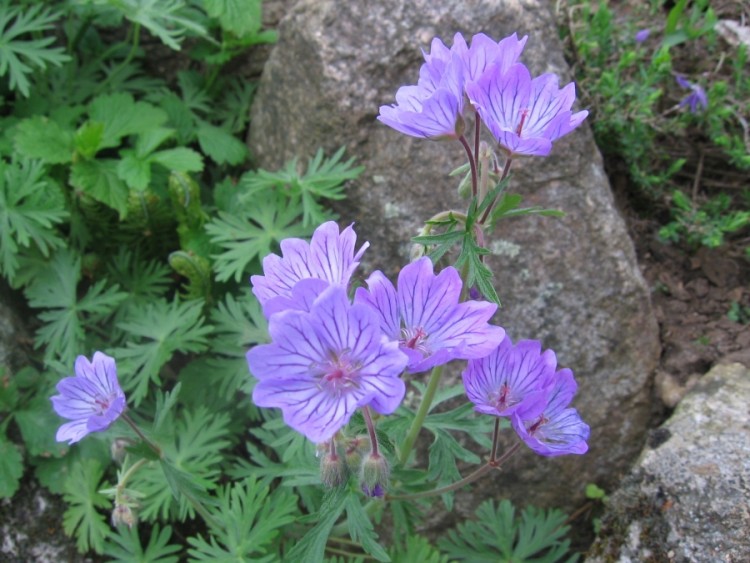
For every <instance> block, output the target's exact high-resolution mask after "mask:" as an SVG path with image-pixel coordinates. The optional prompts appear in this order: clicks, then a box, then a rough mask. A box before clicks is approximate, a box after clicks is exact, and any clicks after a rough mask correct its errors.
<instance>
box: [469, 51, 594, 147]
mask: <svg viewBox="0 0 750 563" xmlns="http://www.w3.org/2000/svg"><path fill="white" fill-rule="evenodd" d="M467 92H468V95H469V99H470V100H471V103H472V104H474V106H476V108H477V110H478V111H479V114H480V115H481V117H482V119H483V120H484V121H485V123H486V124H487V126H488V127H489V128H490V130H491V131H492V134H493V135H494V137H495V139H496V140H497V142H498V144H499V145H500V146H501V147H502V148H503V149H505V151H507V152H508V154H509V155H510V156H520V155H538V156H546V155H548V154H549V152H550V150H551V149H552V142H553V141H556V140H557V139H559V138H560V137H562V136H563V135H566V134H568V133H570V132H571V131H572V130H573V129H575V128H576V127H578V126H579V125H580V124H581V123H582V122H583V120H584V119H585V118H586V116H587V115H588V112H587V111H579V112H578V113H575V114H574V113H572V112H571V111H570V108H571V107H572V106H573V102H574V101H575V85H574V84H573V83H572V82H571V83H570V84H568V85H567V86H565V87H564V88H562V89H559V88H558V82H557V76H555V75H554V74H543V75H541V76H538V77H536V78H534V79H533V80H532V79H531V75H530V74H529V70H528V69H527V68H526V67H525V66H524V65H522V64H515V65H513V66H512V67H510V69H509V70H508V71H507V72H505V73H501V72H492V71H491V70H488V71H487V72H485V74H484V75H483V76H482V78H481V79H480V80H478V81H477V82H476V83H473V84H469V85H468V86H467Z"/></svg>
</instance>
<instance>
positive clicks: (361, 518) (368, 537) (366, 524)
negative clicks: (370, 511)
mask: <svg viewBox="0 0 750 563" xmlns="http://www.w3.org/2000/svg"><path fill="white" fill-rule="evenodd" d="M346 520H347V523H348V524H349V534H350V535H351V538H352V540H354V541H355V542H359V543H361V544H362V547H363V548H364V550H365V551H366V552H367V553H369V554H370V555H372V556H373V557H374V558H375V559H377V560H378V561H390V560H391V558H390V557H389V556H388V553H386V551H385V549H383V546H381V545H380V544H379V543H378V535H377V534H376V533H375V530H374V529H373V527H372V523H371V522H370V519H369V518H368V516H367V513H366V512H365V510H364V508H362V503H361V502H360V500H359V498H358V497H355V496H354V495H348V496H347V498H346Z"/></svg>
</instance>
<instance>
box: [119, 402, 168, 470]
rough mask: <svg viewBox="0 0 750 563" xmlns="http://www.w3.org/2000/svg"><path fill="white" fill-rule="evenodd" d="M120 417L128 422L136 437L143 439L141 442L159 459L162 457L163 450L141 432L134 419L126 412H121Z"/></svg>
mask: <svg viewBox="0 0 750 563" xmlns="http://www.w3.org/2000/svg"><path fill="white" fill-rule="evenodd" d="M120 417H121V418H122V419H123V420H124V421H125V422H127V423H128V425H129V426H130V427H131V428H132V429H133V431H134V432H135V433H136V434H137V435H138V437H139V438H140V439H141V440H143V442H144V443H145V444H146V445H147V446H148V447H149V448H151V449H152V450H153V452H154V453H155V454H156V455H157V457H158V458H159V459H163V458H164V452H162V451H161V448H160V447H159V446H157V445H156V444H155V443H154V442H152V441H151V440H150V439H148V438H147V437H146V435H145V434H144V433H143V431H142V430H141V429H140V428H139V427H138V425H137V424H136V423H135V421H134V420H133V419H132V418H130V416H129V415H128V413H125V412H124V413H122V414H121V415H120Z"/></svg>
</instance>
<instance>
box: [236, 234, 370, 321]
mask: <svg viewBox="0 0 750 563" xmlns="http://www.w3.org/2000/svg"><path fill="white" fill-rule="evenodd" d="M356 243H357V235H356V234H355V233H354V229H353V228H352V226H351V225H350V226H348V227H347V228H345V229H344V230H343V231H341V232H339V227H338V225H337V224H336V223H335V222H333V221H328V222H326V223H323V224H322V225H320V226H319V227H318V228H317V229H315V232H314V233H313V236H312V239H311V240H310V242H309V243H308V242H307V241H305V240H302V239H298V238H288V239H284V240H283V241H281V253H282V256H277V255H276V254H269V255H268V256H266V257H265V258H264V259H263V273H264V275H262V276H252V277H251V278H250V282H251V283H252V285H253V293H254V294H255V296H256V297H257V298H258V301H260V304H261V305H262V306H263V312H264V314H265V315H266V317H269V316H270V315H271V314H272V312H278V310H280V309H282V308H283V307H281V306H279V305H278V304H276V305H274V303H273V300H274V299H276V298H278V297H282V298H286V299H291V298H292V288H293V287H294V286H295V284H296V283H297V282H298V281H300V280H304V279H316V280H323V281H324V282H327V284H333V285H341V286H346V285H347V284H348V283H349V280H350V279H351V277H352V274H353V273H354V270H355V269H356V268H357V266H358V265H359V260H360V259H361V258H362V254H364V252H365V249H366V248H367V247H368V246H369V244H370V243H368V242H365V243H364V244H363V245H362V246H361V247H360V249H359V250H358V251H356V253H355V250H354V247H355V245H356ZM318 287H325V286H321V285H319V286H318Z"/></svg>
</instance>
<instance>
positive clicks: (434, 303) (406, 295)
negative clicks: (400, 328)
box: [398, 256, 462, 335]
mask: <svg viewBox="0 0 750 563" xmlns="http://www.w3.org/2000/svg"><path fill="white" fill-rule="evenodd" d="M461 287H462V282H461V276H460V275H459V274H458V272H457V271H456V269H455V268H451V267H448V268H445V269H444V270H443V271H442V272H440V273H439V274H438V275H437V276H436V275H434V273H433V266H432V261H431V260H430V259H429V258H428V257H426V256H425V257H422V258H420V259H419V260H417V261H415V262H412V263H411V264H409V265H407V266H405V267H404V268H403V269H402V270H401V272H400V273H399V275H398V299H399V309H400V311H401V318H402V319H403V322H404V326H405V327H406V328H407V329H409V328H417V327H421V328H422V329H423V330H424V331H425V332H427V334H428V335H429V334H430V333H431V331H434V330H437V329H438V328H439V327H440V326H441V319H442V318H443V317H444V316H445V315H446V313H447V312H448V311H450V310H451V309H452V308H453V306H454V305H455V304H456V303H458V299H459V297H460V295H461Z"/></svg>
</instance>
